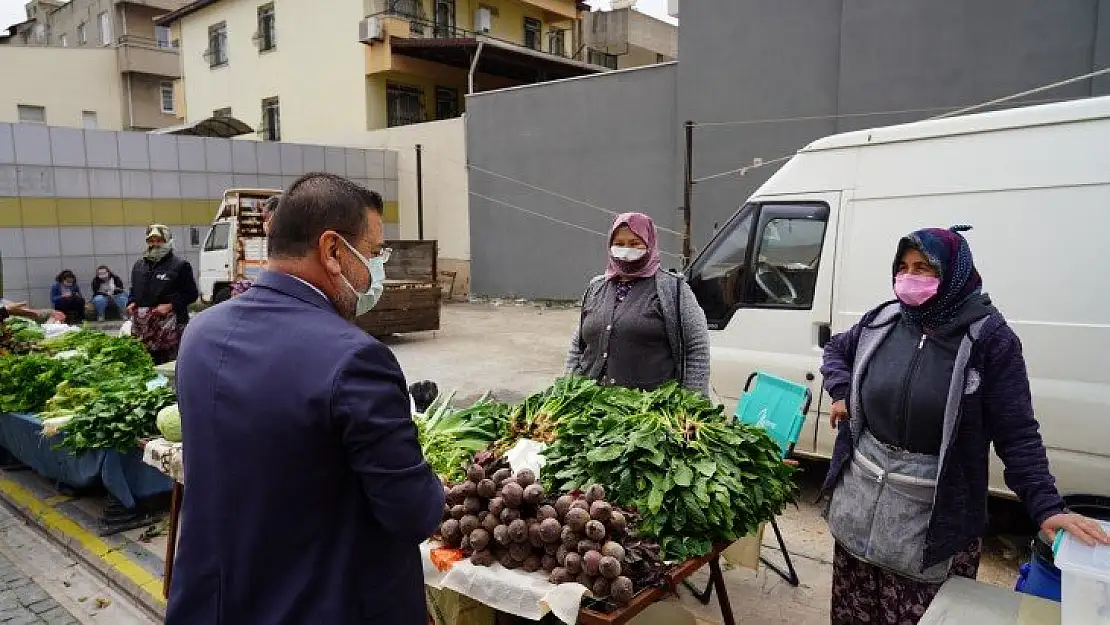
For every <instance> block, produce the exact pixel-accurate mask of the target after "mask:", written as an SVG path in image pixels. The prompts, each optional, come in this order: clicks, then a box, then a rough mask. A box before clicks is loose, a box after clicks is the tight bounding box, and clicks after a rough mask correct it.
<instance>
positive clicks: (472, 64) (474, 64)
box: [466, 41, 486, 95]
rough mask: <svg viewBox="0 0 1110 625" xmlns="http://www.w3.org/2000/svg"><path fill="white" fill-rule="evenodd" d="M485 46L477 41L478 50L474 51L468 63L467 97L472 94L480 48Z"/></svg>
mask: <svg viewBox="0 0 1110 625" xmlns="http://www.w3.org/2000/svg"><path fill="white" fill-rule="evenodd" d="M485 45H486V42H485V41H478V49H477V50H475V51H474V58H473V59H472V60H471V61H470V74H469V75H467V85H468V89H467V92H466V93H467V95H470V94H473V93H474V72H475V71H477V69H478V59H479V58H480V57H481V56H482V48H483V47H485Z"/></svg>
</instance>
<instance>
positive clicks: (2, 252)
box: [0, 123, 398, 308]
mask: <svg viewBox="0 0 1110 625" xmlns="http://www.w3.org/2000/svg"><path fill="white" fill-rule="evenodd" d="M310 171H328V172H331V173H335V174H340V175H344V176H347V177H349V178H351V179H353V180H354V181H355V182H358V183H360V184H362V185H365V186H367V187H370V188H372V189H377V190H379V191H381V192H382V194H383V196H384V197H383V199H384V200H385V204H386V221H387V226H386V227H387V232H388V231H389V230H390V229H391V228H392V226H391V224H390V223H389V222H392V223H395V222H396V221H397V214H398V207H397V195H396V193H397V192H396V189H397V154H396V153H394V152H392V151H389V150H364V149H355V148H340V147H325V146H321V145H298V144H292V143H269V142H255V141H236V140H231V139H214V138H201V137H179V136H175V135H152V134H146V133H140V132H114V131H106V130H79V129H75V128H59V127H53V126H42V125H38V124H4V123H0V261H2V263H3V271H2V280H0V295H3V296H4V297H7V298H8V299H11V300H14V301H27V302H30V304H31V305H32V306H34V307H38V308H45V307H49V306H50V299H49V293H50V286H51V285H52V284H53V282H54V278H55V276H57V274H58V273H59V272H60V271H61V270H62V269H70V270H72V271H73V272H74V273H76V274H77V278H78V282H79V285H80V286H81V288H82V289H83V290H85V294H86V297H89V294H88V289H89V288H90V286H89V285H90V283H91V281H92V278H93V275H94V274H95V270H96V267H97V266H98V265H102V264H103V265H107V266H108V267H110V268H111V269H112V270H113V271H115V272H116V273H117V274H119V275H120V276H121V277H123V278H124V280H125V281H127V282H129V281H130V276H131V267H132V266H133V265H134V264H135V261H136V260H138V259H139V258H140V256H141V255H142V252H143V249H144V247H145V243H144V242H143V236H144V233H145V229H146V226H147V225H149V224H151V223H161V224H165V225H168V226H169V227H170V229H171V230H172V232H173V235H174V239H175V244H176V249H177V251H178V253H180V254H181V255H182V256H184V257H185V258H188V259H189V260H190V261H192V262H193V268H194V269H195V270H196V269H199V262H198V261H199V256H200V249H201V244H202V242H203V241H204V238H205V237H206V236H207V234H208V225H209V224H210V223H211V220H212V218H213V217H214V216H215V214H216V209H217V208H218V207H219V199H220V198H221V197H222V195H223V192H224V191H225V190H227V189H229V188H234V187H239V188H274V189H281V188H286V187H288V186H289V185H290V184H291V183H292V182H293V181H294V180H296V179H297V177H298V176H300V175H302V174H304V173H305V172H310ZM127 286H130V284H128V285H127Z"/></svg>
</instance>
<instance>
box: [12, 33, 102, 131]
mask: <svg viewBox="0 0 1110 625" xmlns="http://www.w3.org/2000/svg"><path fill="white" fill-rule="evenodd" d="M122 102H123V97H122V94H121V93H120V74H119V70H118V69H117V65H116V50H115V49H114V48H95V47H91V46H90V47H86V48H59V47H39V46H0V122H16V121H18V120H19V117H18V112H17V109H16V107H17V106H18V105H20V104H27V105H34V106H42V107H45V108H46V123H47V124H48V125H51V126H70V127H74V128H81V127H82V120H81V112H82V111H95V112H96V119H97V125H98V127H99V128H101V129H104V130H119V129H121V128H122V124H123V108H122Z"/></svg>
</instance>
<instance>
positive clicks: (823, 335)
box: [817, 323, 832, 349]
mask: <svg viewBox="0 0 1110 625" xmlns="http://www.w3.org/2000/svg"><path fill="white" fill-rule="evenodd" d="M831 339H832V327H831V326H829V324H827V323H819V324H817V347H820V348H821V349H824V348H825V346H826V345H828V344H829V340H831Z"/></svg>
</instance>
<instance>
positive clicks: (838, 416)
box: [829, 399, 848, 430]
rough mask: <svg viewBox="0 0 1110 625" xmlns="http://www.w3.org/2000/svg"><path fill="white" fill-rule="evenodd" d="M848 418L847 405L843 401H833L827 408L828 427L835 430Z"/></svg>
mask: <svg viewBox="0 0 1110 625" xmlns="http://www.w3.org/2000/svg"><path fill="white" fill-rule="evenodd" d="M847 418H848V404H846V403H844V400H843V399H842V400H840V401H834V402H833V405H832V407H830V408H829V425H831V426H832V428H833V429H834V430H835V429H836V427H837V425H839V424H840V422H841V421H844V420H845V419H847Z"/></svg>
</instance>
